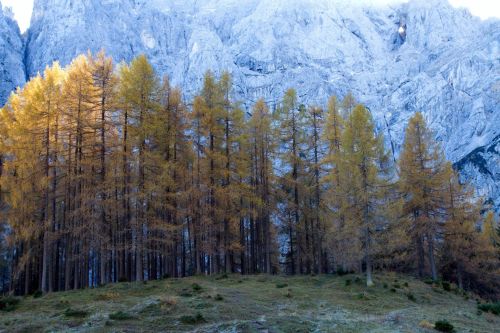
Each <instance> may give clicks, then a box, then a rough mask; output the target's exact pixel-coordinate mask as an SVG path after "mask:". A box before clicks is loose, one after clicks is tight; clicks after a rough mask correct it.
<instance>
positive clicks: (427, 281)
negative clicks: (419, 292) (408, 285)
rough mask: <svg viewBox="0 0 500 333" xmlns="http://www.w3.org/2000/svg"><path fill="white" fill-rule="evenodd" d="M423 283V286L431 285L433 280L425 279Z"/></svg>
mask: <svg viewBox="0 0 500 333" xmlns="http://www.w3.org/2000/svg"><path fill="white" fill-rule="evenodd" d="M424 283H425V284H433V283H434V280H433V279H430V278H427V279H424Z"/></svg>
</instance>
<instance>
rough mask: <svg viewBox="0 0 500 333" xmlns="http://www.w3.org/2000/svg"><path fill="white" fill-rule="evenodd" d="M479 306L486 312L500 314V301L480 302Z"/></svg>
mask: <svg viewBox="0 0 500 333" xmlns="http://www.w3.org/2000/svg"><path fill="white" fill-rule="evenodd" d="M477 308H478V309H479V310H481V311H484V312H491V313H493V314H494V315H497V316H498V315H500V302H496V303H487V304H479V305H478V306H477Z"/></svg>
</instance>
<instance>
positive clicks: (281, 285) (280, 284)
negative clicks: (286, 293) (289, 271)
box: [276, 283, 288, 289]
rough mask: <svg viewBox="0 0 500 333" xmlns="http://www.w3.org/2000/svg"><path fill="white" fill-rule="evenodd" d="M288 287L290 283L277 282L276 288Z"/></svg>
mask: <svg viewBox="0 0 500 333" xmlns="http://www.w3.org/2000/svg"><path fill="white" fill-rule="evenodd" d="M286 287H288V283H277V284H276V288H279V289H281V288H286Z"/></svg>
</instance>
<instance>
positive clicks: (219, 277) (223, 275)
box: [215, 273, 229, 280]
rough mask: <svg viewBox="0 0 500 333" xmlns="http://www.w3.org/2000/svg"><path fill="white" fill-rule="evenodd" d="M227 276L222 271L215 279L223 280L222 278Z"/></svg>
mask: <svg viewBox="0 0 500 333" xmlns="http://www.w3.org/2000/svg"><path fill="white" fill-rule="evenodd" d="M228 278H229V276H228V275H227V273H223V274H221V275H219V276H218V277H216V278H215V279H216V280H223V279H228Z"/></svg>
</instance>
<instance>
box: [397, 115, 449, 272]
mask: <svg viewBox="0 0 500 333" xmlns="http://www.w3.org/2000/svg"><path fill="white" fill-rule="evenodd" d="M399 169H400V191H401V192H402V194H403V197H404V207H403V215H404V217H405V219H406V223H407V225H408V230H407V232H408V234H409V235H410V236H411V238H412V242H413V248H414V254H415V257H414V258H415V259H416V261H417V267H418V274H419V276H421V277H422V276H423V275H424V269H425V262H424V258H425V248H424V243H425V242H426V243H427V256H428V263H429V267H430V270H431V276H432V279H433V280H437V278H438V276H437V266H436V259H435V258H436V238H437V236H438V233H439V232H440V224H441V218H440V217H441V212H442V210H443V207H444V206H445V202H444V200H445V198H444V190H445V188H446V186H447V172H446V171H447V168H446V161H445V159H444V154H443V153H442V151H441V149H440V147H439V145H438V144H437V143H436V141H435V140H434V138H433V134H432V132H431V131H430V130H429V129H428V128H427V125H426V124H425V121H424V118H423V116H422V114H421V113H419V112H417V113H416V114H415V115H414V116H413V117H412V118H411V119H410V122H409V124H408V127H407V129H406V133H405V141H404V144H403V149H402V152H401V156H400V160H399Z"/></svg>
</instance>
